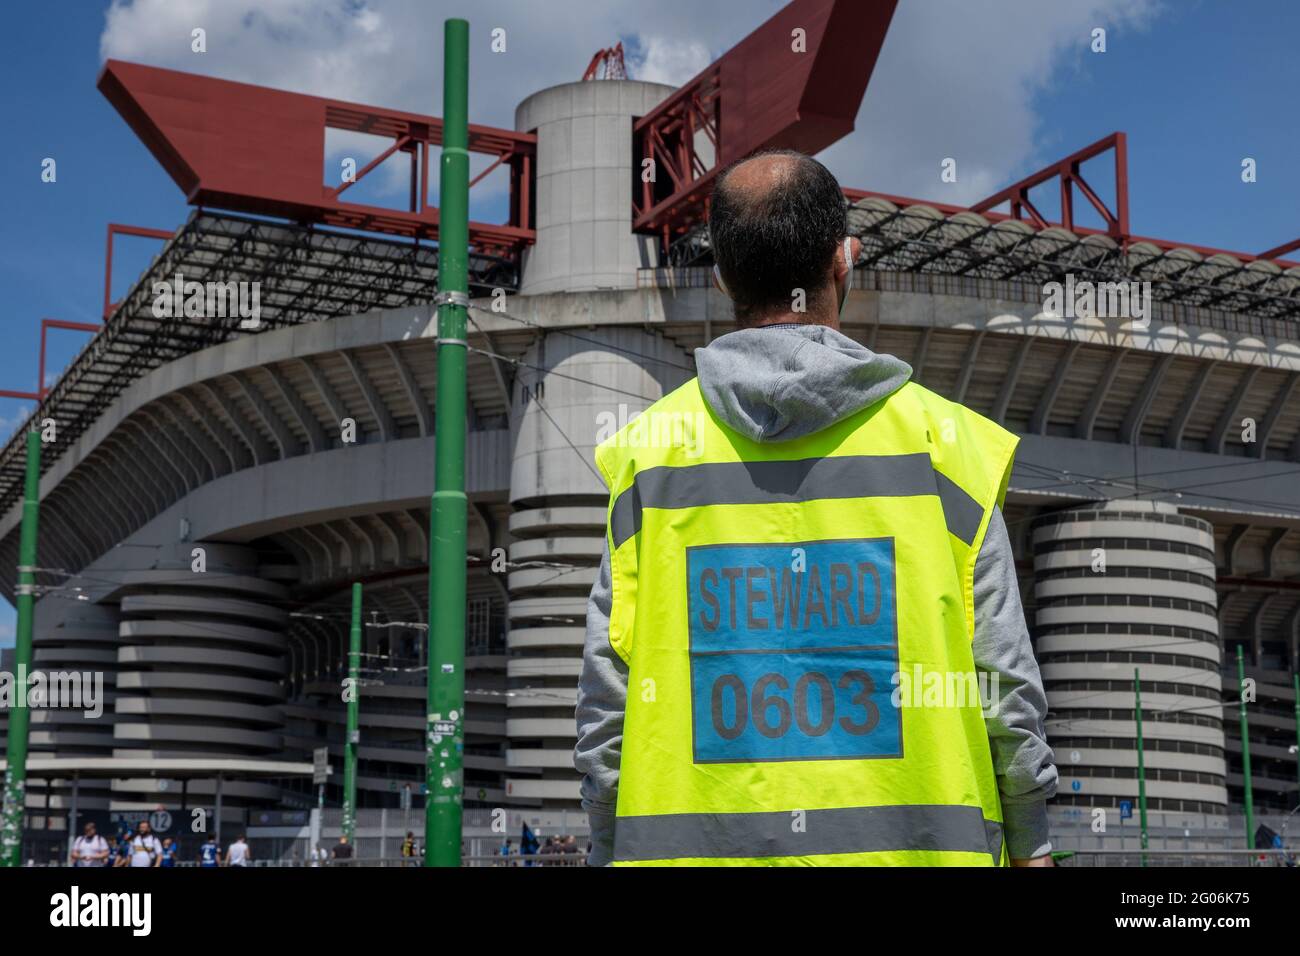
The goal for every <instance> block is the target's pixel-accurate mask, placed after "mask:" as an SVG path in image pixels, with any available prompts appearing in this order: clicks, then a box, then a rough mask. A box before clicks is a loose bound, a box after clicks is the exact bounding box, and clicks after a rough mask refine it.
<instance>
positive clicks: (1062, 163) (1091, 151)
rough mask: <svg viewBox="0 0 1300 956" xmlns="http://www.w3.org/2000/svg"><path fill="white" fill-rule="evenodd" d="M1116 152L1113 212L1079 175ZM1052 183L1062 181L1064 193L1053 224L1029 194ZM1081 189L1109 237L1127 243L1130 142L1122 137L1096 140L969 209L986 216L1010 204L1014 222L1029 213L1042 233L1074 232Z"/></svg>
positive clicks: (1113, 136)
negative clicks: (1051, 229) (1056, 228)
mask: <svg viewBox="0 0 1300 956" xmlns="http://www.w3.org/2000/svg"><path fill="white" fill-rule="evenodd" d="M1110 151H1113V152H1114V158H1115V209H1114V210H1113V211H1112V210H1111V208H1110V207H1109V206H1108V205H1106V203H1105V202H1104V201H1103V200H1102V199H1101V198H1100V197H1099V196H1098V195H1097V194H1096V192H1094V191H1093V189H1092V187H1091V186H1089V185H1088V183H1087V181H1086V180H1085V179H1084V178H1083V175H1082V173H1081V172H1080V166H1081V165H1082V164H1083V163H1084V162H1086V161H1087V160H1089V159H1093V158H1095V157H1097V156H1100V155H1102V154H1103V153H1106V152H1110ZM1053 179H1059V180H1060V189H1061V221H1060V222H1059V223H1050V222H1048V221H1047V219H1046V217H1045V216H1043V215H1042V214H1041V213H1040V212H1039V211H1038V210H1037V209H1036V208H1035V207H1034V204H1033V202H1032V201H1031V200H1030V198H1029V191H1030V190H1031V189H1033V188H1034V187H1035V186H1041V185H1043V184H1044V183H1047V182H1050V181H1051V180H1053ZM1076 188H1077V189H1078V190H1079V191H1080V192H1081V193H1083V196H1084V198H1085V199H1087V200H1088V202H1089V203H1090V204H1091V205H1092V207H1093V208H1094V209H1096V210H1097V213H1098V214H1099V215H1100V216H1101V218H1102V221H1103V222H1105V223H1106V230H1105V232H1106V234H1107V235H1109V236H1111V237H1112V238H1114V239H1116V240H1118V241H1121V242H1122V241H1125V240H1127V239H1128V237H1129V231H1128V140H1127V138H1126V137H1125V135H1124V134H1123V133H1111V134H1110V135H1109V136H1106V137H1104V138H1102V139H1099V140H1097V142H1095V143H1093V144H1092V145H1090V146H1085V147H1084V148H1083V149H1081V150H1079V151H1078V152H1075V153H1071V154H1070V155H1069V156H1066V157H1065V158H1064V159H1061V160H1058V161H1057V162H1055V163H1052V165H1050V166H1047V167H1046V168H1044V169H1040V170H1039V171H1038V172H1036V173H1034V174H1033V175H1032V176H1028V177H1026V178H1024V179H1022V180H1020V182H1018V183H1013V184H1012V185H1010V186H1008V187H1007V188H1006V189H1003V190H1002V191H1001V192H997V193H994V194H993V195H992V196H990V197H989V198H988V199H983V200H981V201H980V202H977V203H975V204H974V205H973V206H971V207H970V211H971V212H979V213H982V212H986V211H988V210H990V209H992V208H993V207H994V206H1000V205H1002V204H1003V203H1008V204H1009V205H1010V207H1011V218H1012V219H1022V218H1023V216H1022V213H1023V212H1028V213H1029V219H1030V221H1032V222H1033V223H1034V225H1036V226H1037V227H1038V228H1039V229H1045V228H1047V227H1048V226H1049V225H1059V226H1063V227H1064V228H1066V229H1070V230H1073V229H1074V190H1075V189H1076Z"/></svg>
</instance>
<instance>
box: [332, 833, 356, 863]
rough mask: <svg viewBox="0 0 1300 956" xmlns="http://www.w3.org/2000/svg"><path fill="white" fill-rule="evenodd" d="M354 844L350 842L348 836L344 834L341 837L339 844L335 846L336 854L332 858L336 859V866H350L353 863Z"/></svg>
mask: <svg viewBox="0 0 1300 956" xmlns="http://www.w3.org/2000/svg"><path fill="white" fill-rule="evenodd" d="M352 850H353V847H352V844H351V843H349V842H348V835H347V834H346V833H344V834H343V835H341V836H340V837H339V842H338V843H337V844H335V846H334V852H333V853H332V854H331V856H332V857H333V859H334V865H335V866H348V865H349V864H350V863H351V862H352Z"/></svg>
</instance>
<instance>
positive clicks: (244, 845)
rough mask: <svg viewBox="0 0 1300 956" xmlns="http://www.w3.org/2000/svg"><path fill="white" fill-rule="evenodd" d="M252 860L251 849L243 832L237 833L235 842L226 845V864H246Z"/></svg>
mask: <svg viewBox="0 0 1300 956" xmlns="http://www.w3.org/2000/svg"><path fill="white" fill-rule="evenodd" d="M252 862H253V851H252V850H251V849H249V846H248V841H247V840H246V839H245V838H244V834H242V833H241V834H239V836H237V837H236V838H235V842H234V843H232V844H230V846H228V847H226V866H248V865H249V864H251V863H252Z"/></svg>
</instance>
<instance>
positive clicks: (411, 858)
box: [402, 830, 415, 866]
mask: <svg viewBox="0 0 1300 956" xmlns="http://www.w3.org/2000/svg"><path fill="white" fill-rule="evenodd" d="M414 862H415V834H414V833H413V832H412V831H410V830H407V831H406V839H405V840H403V841H402V866H410V865H411V864H412V863H414Z"/></svg>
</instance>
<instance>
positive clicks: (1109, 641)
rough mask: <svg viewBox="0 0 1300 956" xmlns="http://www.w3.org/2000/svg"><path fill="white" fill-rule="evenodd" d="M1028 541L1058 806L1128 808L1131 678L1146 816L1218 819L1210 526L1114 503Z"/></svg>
mask: <svg viewBox="0 0 1300 956" xmlns="http://www.w3.org/2000/svg"><path fill="white" fill-rule="evenodd" d="M1031 538H1032V547H1033V560H1034V595H1035V598H1036V603H1037V605H1038V612H1037V615H1036V626H1035V628H1034V632H1035V636H1036V638H1037V653H1038V660H1039V664H1040V666H1041V669H1042V674H1043V682H1044V684H1045V686H1046V689H1047V698H1048V703H1049V705H1050V709H1051V712H1052V718H1051V719H1050V720H1049V725H1048V727H1047V736H1048V742H1049V743H1051V744H1052V745H1053V749H1054V750H1055V751H1056V759H1057V764H1058V766H1059V767H1060V771H1061V789H1060V796H1059V798H1058V802H1059V803H1061V804H1064V805H1067V806H1070V805H1073V806H1079V807H1083V808H1087V809H1091V808H1093V807H1103V808H1110V809H1117V808H1118V805H1119V801H1121V800H1133V801H1134V805H1135V806H1136V800H1137V792H1138V785H1137V776H1136V768H1137V747H1136V725H1135V721H1134V714H1133V704H1134V693H1133V670H1134V668H1135V667H1136V668H1138V669H1139V670H1140V672H1141V678H1142V705H1143V736H1144V739H1145V748H1144V751H1145V760H1146V767H1147V771H1148V773H1147V795H1148V799H1149V800H1150V805H1151V809H1152V811H1153V812H1156V813H1179V814H1185V813H1209V814H1222V813H1224V812H1225V811H1226V807H1227V802H1228V792H1227V787H1226V767H1225V761H1224V735H1223V723H1222V711H1221V709H1220V708H1219V706H1218V704H1219V698H1220V681H1221V678H1220V674H1219V668H1220V663H1221V661H1220V656H1221V655H1220V649H1219V623H1218V616H1217V606H1218V602H1217V596H1216V592H1215V565H1214V533H1213V528H1212V526H1211V525H1210V524H1209V523H1208V522H1206V521H1202V520H1201V519H1199V518H1193V517H1191V516H1189V515H1183V514H1180V513H1179V512H1178V510H1177V509H1176V508H1174V507H1173V506H1172V505H1168V504H1164V503H1157V502H1147V501H1115V502H1108V503H1105V504H1098V505H1096V506H1088V507H1084V508H1077V509H1072V510H1069V511H1061V512H1055V513H1052V514H1050V515H1046V516H1043V517H1041V518H1039V519H1038V520H1037V521H1035V523H1034V525H1033V529H1032V534H1031ZM1116 822H1117V821H1116Z"/></svg>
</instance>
